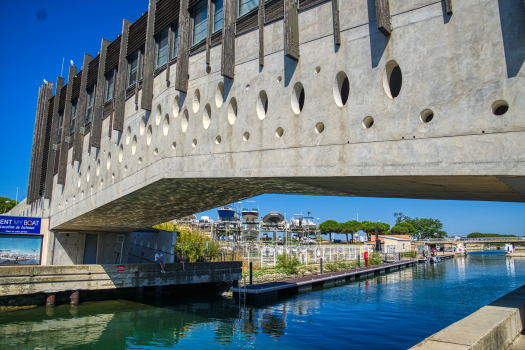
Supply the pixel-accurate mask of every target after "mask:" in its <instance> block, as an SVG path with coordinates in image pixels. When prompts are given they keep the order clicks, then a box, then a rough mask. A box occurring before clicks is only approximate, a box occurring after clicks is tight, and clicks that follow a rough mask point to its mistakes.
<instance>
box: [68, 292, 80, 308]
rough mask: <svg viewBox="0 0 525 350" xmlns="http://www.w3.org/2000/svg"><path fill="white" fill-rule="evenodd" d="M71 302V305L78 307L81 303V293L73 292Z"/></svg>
mask: <svg viewBox="0 0 525 350" xmlns="http://www.w3.org/2000/svg"><path fill="white" fill-rule="evenodd" d="M70 298H71V302H70V304H71V305H78V304H79V302H80V293H79V291H78V290H75V291H73V293H71V297H70Z"/></svg>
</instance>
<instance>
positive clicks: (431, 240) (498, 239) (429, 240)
mask: <svg viewBox="0 0 525 350" xmlns="http://www.w3.org/2000/svg"><path fill="white" fill-rule="evenodd" d="M517 241H525V237H483V238H455V237H450V238H427V239H420V240H419V241H416V242H423V243H434V242H435V243H439V242H445V243H446V242H517ZM524 243H525V242H524Z"/></svg>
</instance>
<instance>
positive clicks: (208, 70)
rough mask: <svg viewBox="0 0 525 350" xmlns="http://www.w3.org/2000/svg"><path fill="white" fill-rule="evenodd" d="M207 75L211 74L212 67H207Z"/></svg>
mask: <svg viewBox="0 0 525 350" xmlns="http://www.w3.org/2000/svg"><path fill="white" fill-rule="evenodd" d="M206 73H208V74H210V73H211V67H210V66H207V67H206Z"/></svg>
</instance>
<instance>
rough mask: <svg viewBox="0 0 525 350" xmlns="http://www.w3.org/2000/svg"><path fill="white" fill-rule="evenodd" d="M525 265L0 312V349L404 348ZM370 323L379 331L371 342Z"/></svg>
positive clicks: (481, 263)
mask: <svg viewBox="0 0 525 350" xmlns="http://www.w3.org/2000/svg"><path fill="white" fill-rule="evenodd" d="M523 267H525V260H517V259H511V258H505V256H501V255H499V256H495V255H492V256H488V255H483V254H480V255H469V256H467V257H464V258H457V259H454V260H447V261H443V262H442V263H440V264H419V265H418V266H416V267H414V268H407V269H401V270H399V271H394V272H392V273H387V274H385V275H380V276H375V277H371V278H368V279H366V280H357V281H355V282H349V283H347V284H345V285H343V286H340V287H335V288H327V289H324V288H314V290H313V291H312V292H311V293H305V294H300V295H296V296H291V297H288V298H286V299H280V300H279V301H278V302H276V303H274V304H272V305H268V306H265V307H251V306H246V307H245V308H241V309H239V305H238V303H237V302H235V301H233V300H229V299H222V298H208V299H205V298H204V299H203V298H198V299H197V298H192V299H184V300H175V301H172V302H164V304H162V305H148V304H141V303H135V302H131V301H123V300H119V301H108V302H100V303H84V304H82V305H80V306H75V307H70V306H69V305H64V306H58V307H56V308H47V309H46V308H39V309H33V310H26V311H20V312H15V313H9V314H0V339H2V341H1V342H0V349H42V348H48V349H49V348H53V349H96V350H104V349H111V350H118V349H130V348H131V349H139V348H173V347H174V346H185V347H189V348H191V349H201V348H202V349H207V348H210V347H215V346H217V345H220V346H222V347H251V348H255V347H257V348H264V347H267V348H275V347H277V346H279V347H280V348H290V349H292V348H325V349H333V348H342V347H344V348H348V347H350V348H352V347H355V348H366V349H406V348H409V347H411V346H412V345H414V344H416V343H417V342H419V341H421V340H422V339H424V338H425V337H427V336H429V335H431V334H433V333H435V332H437V331H439V330H440V329H442V328H444V327H446V326H448V325H450V324H451V323H453V322H455V321H457V320H459V319H460V318H462V317H465V316H466V315H468V314H470V313H472V312H473V311H475V310H476V309H478V308H479V307H481V306H483V305H485V304H487V303H489V302H492V301H493V300H495V299H496V298H497V297H499V296H501V295H503V294H505V293H507V292H509V291H510V290H513V289H515V288H517V287H518V286H521V285H522V284H525V272H524V271H525V269H524V268H523ZM400 320H402V321H400ZM370 329H377V330H380V331H381V333H382V336H381V337H374V338H373V341H372V342H371V339H370V336H369V334H370V333H369V331H370ZM406 329H410V332H406ZM319 332H322V335H323V336H322V337H320V336H319V334H320V333H319ZM348 334H351V336H352V341H351V343H350V344H349V342H348Z"/></svg>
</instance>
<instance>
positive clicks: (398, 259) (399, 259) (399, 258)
mask: <svg viewBox="0 0 525 350" xmlns="http://www.w3.org/2000/svg"><path fill="white" fill-rule="evenodd" d="M397 254H398V255H399V256H398V258H397V261H401V253H397Z"/></svg>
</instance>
